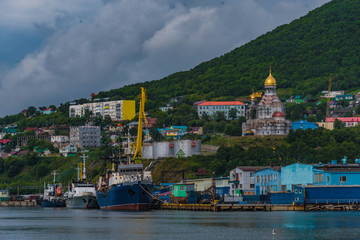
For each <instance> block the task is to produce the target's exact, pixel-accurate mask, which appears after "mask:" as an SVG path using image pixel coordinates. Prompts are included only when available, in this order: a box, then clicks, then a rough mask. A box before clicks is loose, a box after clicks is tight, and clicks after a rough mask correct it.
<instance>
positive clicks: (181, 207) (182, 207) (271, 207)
mask: <svg viewBox="0 0 360 240" xmlns="http://www.w3.org/2000/svg"><path fill="white" fill-rule="evenodd" d="M154 209H158V210H178V211H212V212H226V211H227V212H235V211H238V212H242V211H253V212H255V211H263V212H270V211H360V205H358V204H353V205H348V204H340V205H337V204H333V205H331V204H327V205H305V206H304V205H287V204H226V203H223V204H216V205H214V204H180V203H179V204H176V203H163V204H161V205H160V206H157V207H156V208H154Z"/></svg>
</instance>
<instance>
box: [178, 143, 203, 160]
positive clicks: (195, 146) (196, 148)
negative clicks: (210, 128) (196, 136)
mask: <svg viewBox="0 0 360 240" xmlns="http://www.w3.org/2000/svg"><path fill="white" fill-rule="evenodd" d="M180 149H181V150H182V151H183V152H184V153H185V157H190V156H192V155H200V154H201V141H199V140H180V141H176V142H175V149H174V154H175V156H176V154H177V153H178V152H179V151H180Z"/></svg>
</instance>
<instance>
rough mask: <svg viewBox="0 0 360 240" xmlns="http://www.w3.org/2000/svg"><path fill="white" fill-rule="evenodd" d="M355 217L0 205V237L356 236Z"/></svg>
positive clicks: (359, 235)
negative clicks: (127, 210) (122, 210)
mask: <svg viewBox="0 0 360 240" xmlns="http://www.w3.org/2000/svg"><path fill="white" fill-rule="evenodd" d="M359 220H360V212H290V211H287V212H186V211H146V212H120V211H105V210H81V209H66V208H59V209H52V208H50V209H45V208H0V236H1V239H16V240H19V239H28V240H33V239H34V240H35V239H36V240H39V239H66V240H68V239H86V240H92V239H94V240H99V239H204V240H205V239H206V240H209V239H360V221H359ZM273 230H274V232H275V234H274V233H273Z"/></svg>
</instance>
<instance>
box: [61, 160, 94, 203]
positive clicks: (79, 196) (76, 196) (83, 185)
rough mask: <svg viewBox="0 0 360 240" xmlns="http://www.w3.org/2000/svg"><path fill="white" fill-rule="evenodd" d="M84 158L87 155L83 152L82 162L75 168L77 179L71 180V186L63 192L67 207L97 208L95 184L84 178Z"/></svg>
mask: <svg viewBox="0 0 360 240" xmlns="http://www.w3.org/2000/svg"><path fill="white" fill-rule="evenodd" d="M86 158H87V156H86V155H85V154H83V156H82V159H83V163H80V167H78V168H77V169H78V180H77V181H76V182H75V181H72V183H71V188H70V189H69V191H68V192H66V193H65V196H66V207H67V208H80V209H94V208H98V204H97V200H96V189H95V185H94V184H92V183H88V182H87V179H86V167H85V160H86Z"/></svg>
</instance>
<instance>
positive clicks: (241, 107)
mask: <svg viewBox="0 0 360 240" xmlns="http://www.w3.org/2000/svg"><path fill="white" fill-rule="evenodd" d="M197 106H198V107H197V112H198V116H199V118H202V117H203V115H204V114H206V115H208V116H210V117H213V116H215V115H216V113H217V112H222V113H224V115H225V118H226V119H227V120H230V119H232V116H231V111H232V110H231V109H234V110H235V112H236V114H235V118H238V117H240V116H243V117H245V114H246V106H245V104H244V103H242V102H239V101H221V102H214V101H213V102H203V103H200V104H198V105H197Z"/></svg>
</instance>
